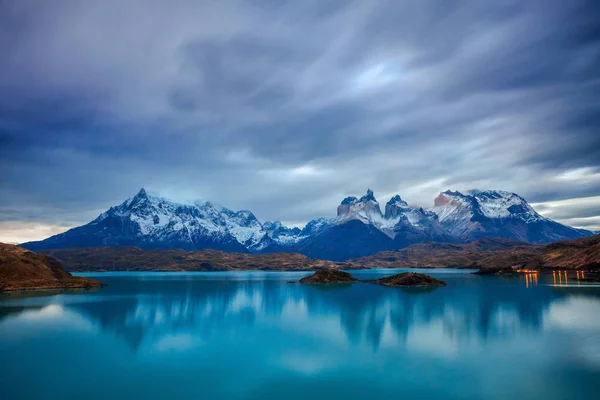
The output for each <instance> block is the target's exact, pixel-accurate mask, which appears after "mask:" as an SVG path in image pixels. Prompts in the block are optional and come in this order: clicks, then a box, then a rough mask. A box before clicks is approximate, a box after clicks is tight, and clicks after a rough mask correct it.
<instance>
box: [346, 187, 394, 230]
mask: <svg viewBox="0 0 600 400" xmlns="http://www.w3.org/2000/svg"><path fill="white" fill-rule="evenodd" d="M351 220H358V221H361V222H362V223H364V224H380V223H381V221H382V220H383V214H382V213H381V209H380V208H379V203H378V202H377V200H376V199H375V195H374V194H373V191H372V190H371V189H368V190H367V193H366V194H365V195H364V196H362V197H361V198H360V199H358V198H356V197H354V196H350V197H346V198H345V199H344V200H342V203H341V204H340V205H339V206H338V208H337V218H336V219H335V223H336V224H343V223H346V222H348V221H351Z"/></svg>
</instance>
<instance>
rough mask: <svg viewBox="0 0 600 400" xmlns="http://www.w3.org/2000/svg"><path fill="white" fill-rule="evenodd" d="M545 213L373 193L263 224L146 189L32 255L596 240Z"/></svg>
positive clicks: (329, 255) (368, 251)
mask: <svg viewBox="0 0 600 400" xmlns="http://www.w3.org/2000/svg"><path fill="white" fill-rule="evenodd" d="M590 235H592V233H591V232H588V231H584V230H581V229H575V228H571V227H568V226H565V225H561V224H559V223H557V222H554V221H552V220H550V219H548V218H544V217H543V216H541V215H539V214H538V213H537V212H536V211H535V210H534V209H533V208H532V207H531V206H530V205H529V204H528V203H527V202H526V201H525V199H523V198H522V197H520V196H518V195H516V194H514V193H510V192H504V191H491V190H488V191H478V192H473V193H469V194H466V195H465V194H462V193H460V192H453V191H446V192H443V193H441V194H440V195H439V196H438V197H437V198H436V199H435V202H434V207H433V208H431V209H429V210H425V209H423V208H420V207H411V206H409V204H408V203H407V202H406V201H404V200H402V198H401V197H400V195H395V196H392V198H391V199H390V200H389V201H388V202H387V203H386V205H385V208H384V212H382V210H381V207H380V205H379V202H378V201H377V199H376V198H375V195H374V193H373V191H372V190H370V189H369V190H367V192H366V194H364V195H363V196H361V197H355V196H349V197H346V198H344V199H343V200H342V202H341V203H340V205H339V206H338V208H337V216H336V217H335V218H330V219H327V218H318V219H315V220H312V221H310V222H308V223H307V224H306V225H305V226H304V227H303V228H302V229H301V228H298V227H294V228H289V227H286V226H284V225H283V224H282V223H281V222H279V221H274V222H269V221H267V222H264V223H261V222H260V221H259V220H258V219H257V218H256V216H255V215H254V214H253V213H252V212H251V211H249V210H240V211H233V210H230V209H228V208H225V207H221V206H217V205H215V204H213V203H210V202H200V201H196V202H192V203H178V202H174V201H170V200H167V199H165V198H163V197H160V196H156V195H152V194H149V193H148V192H146V190H144V189H141V190H140V191H139V192H138V193H137V194H136V195H135V196H133V197H131V198H129V199H127V200H126V201H124V202H123V203H121V204H119V205H117V206H114V207H111V208H110V209H108V210H107V211H105V212H103V213H102V214H100V215H99V216H98V217H97V218H96V219H95V220H93V221H91V222H90V223H88V224H86V225H83V226H80V227H77V228H73V229H71V230H69V231H67V232H65V233H62V234H59V235H55V236H52V237H50V238H48V239H46V240H43V241H39V242H29V243H24V244H23V246H24V247H26V248H28V249H30V250H44V249H60V248H82V247H99V246H109V247H119V246H135V247H139V248H141V249H183V250H188V251H189V250H201V249H215V250H222V251H226V252H239V253H272V252H297V253H301V254H304V255H306V256H308V257H312V258H319V259H326V260H333V261H342V260H347V259H351V258H358V257H364V256H368V255H372V254H375V253H377V252H379V251H386V250H397V249H402V248H404V247H407V246H409V245H411V244H414V243H420V242H425V241H435V242H448V243H464V242H469V241H472V240H476V239H479V238H485V237H500V238H508V239H516V240H521V241H527V242H532V243H548V242H553V241H558V240H565V239H576V238H580V237H585V236H590Z"/></svg>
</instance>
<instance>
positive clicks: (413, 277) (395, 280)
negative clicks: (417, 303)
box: [372, 272, 446, 287]
mask: <svg viewBox="0 0 600 400" xmlns="http://www.w3.org/2000/svg"><path fill="white" fill-rule="evenodd" d="M372 282H373V283H377V284H379V285H383V286H390V287H406V286H413V287H414V286H416V287H422V286H446V282H444V281H440V280H438V279H435V278H432V277H430V276H429V275H425V274H417V273H414V272H404V273H402V274H397V275H392V276H389V277H387V278H381V279H377V280H374V281H372Z"/></svg>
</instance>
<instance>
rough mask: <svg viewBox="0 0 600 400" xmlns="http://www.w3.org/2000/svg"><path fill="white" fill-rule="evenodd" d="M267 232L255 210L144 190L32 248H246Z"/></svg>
mask: <svg viewBox="0 0 600 400" xmlns="http://www.w3.org/2000/svg"><path fill="white" fill-rule="evenodd" d="M264 240H265V234H264V232H263V230H262V227H261V225H260V223H259V222H258V220H257V219H256V217H254V215H253V214H252V213H251V212H250V211H238V212H233V211H231V210H228V209H226V208H222V207H216V206H214V205H212V204H211V203H208V202H206V203H200V202H198V203H193V204H180V203H175V202H171V201H168V200H166V199H164V198H161V197H158V196H153V195H150V194H148V193H147V192H146V191H145V190H144V189H142V190H140V191H139V193H137V194H136V195H135V196H133V197H132V198H130V199H128V200H126V201H124V202H123V203H121V204H120V205H118V206H116V207H111V208H110V209H109V210H108V211H106V212H104V213H102V214H100V216H98V218H96V219H95V220H93V221H92V222H90V223H89V224H87V225H83V226H80V227H77V228H73V229H71V230H68V231H67V232H65V233H61V234H59V235H55V236H52V237H50V238H48V239H46V240H43V241H40V242H29V243H24V244H23V246H24V247H26V248H28V249H31V250H42V249H61V248H70V247H74V248H77V247H96V246H136V247H140V248H142V249H173V248H180V249H184V250H198V249H217V250H224V251H235V252H242V253H247V252H249V249H250V248H260V246H261V245H262V243H263V241H264Z"/></svg>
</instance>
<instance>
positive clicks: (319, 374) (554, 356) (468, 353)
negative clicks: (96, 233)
mask: <svg viewBox="0 0 600 400" xmlns="http://www.w3.org/2000/svg"><path fill="white" fill-rule="evenodd" d="M398 272H399V271H398V270H371V271H359V272H353V274H354V275H355V276H357V277H359V278H361V279H367V278H375V277H382V276H386V275H391V274H394V273H398ZM425 272H426V273H428V274H430V275H432V276H434V277H436V278H439V279H443V280H445V281H446V282H447V286H446V287H442V288H436V289H412V290H409V289H397V288H387V287H381V286H377V285H373V284H367V283H358V284H351V285H330V286H307V285H300V284H289V283H287V282H288V281H291V280H298V279H300V278H301V277H303V276H306V275H308V274H309V273H307V272H301V273H296V272H289V273H288V272H286V273H278V272H218V273H103V274H102V273H101V274H84V275H85V276H93V277H97V278H98V279H100V280H102V281H103V282H105V283H107V284H108V285H109V286H108V287H106V288H103V289H99V290H95V291H84V292H60V293H54V294H47V293H29V294H11V295H2V296H0V356H1V358H2V362H1V364H0V387H1V389H0V393H1V394H0V397H1V398H2V399H69V398H73V399H75V398H78V399H79V398H87V399H131V398H147V399H159V398H165V399H166V398H168V399H175V398H193V399H211V398H216V399H313V400H316V399H337V398H341V399H388V398H389V399H398V398H419V399H446V400H449V399H598V398H600V287H596V286H594V285H582V284H580V285H577V283H573V281H568V282H563V281H562V280H561V282H557V283H556V285H555V284H554V283H555V282H554V280H553V279H552V275H550V276H547V277H544V276H541V277H539V278H536V279H533V278H527V279H526V278H525V277H524V276H523V277H505V278H503V277H486V276H476V275H472V274H470V272H471V271H460V270H426V271H425Z"/></svg>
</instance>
